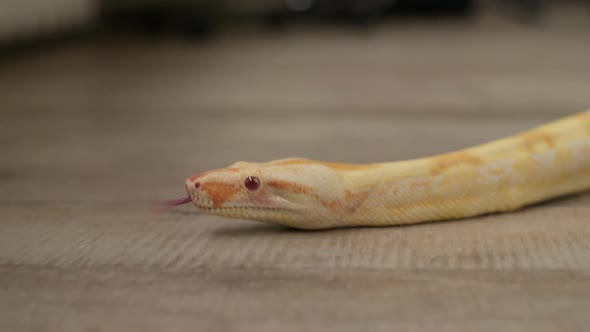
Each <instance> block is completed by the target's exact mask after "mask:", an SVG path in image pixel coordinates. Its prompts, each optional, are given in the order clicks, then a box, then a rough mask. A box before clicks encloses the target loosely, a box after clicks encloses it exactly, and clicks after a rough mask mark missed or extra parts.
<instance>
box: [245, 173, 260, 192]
mask: <svg viewBox="0 0 590 332" xmlns="http://www.w3.org/2000/svg"><path fill="white" fill-rule="evenodd" d="M244 186H246V189H248V190H250V191H254V190H256V189H258V188H260V179H259V178H257V177H255V176H249V177H247V178H246V181H244Z"/></svg>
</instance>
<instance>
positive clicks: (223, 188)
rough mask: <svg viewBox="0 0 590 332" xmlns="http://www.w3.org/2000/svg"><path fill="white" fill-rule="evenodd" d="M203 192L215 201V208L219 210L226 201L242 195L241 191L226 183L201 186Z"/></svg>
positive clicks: (209, 183) (211, 183)
mask: <svg viewBox="0 0 590 332" xmlns="http://www.w3.org/2000/svg"><path fill="white" fill-rule="evenodd" d="M201 190H203V191H204V192H206V193H207V196H209V198H211V200H212V201H213V207H215V208H218V207H220V206H221V205H223V203H225V202H226V201H228V200H230V199H231V198H232V197H234V196H235V195H237V194H238V193H240V191H241V189H240V188H239V187H236V186H234V185H231V184H227V183H224V182H207V183H203V184H202V185H201Z"/></svg>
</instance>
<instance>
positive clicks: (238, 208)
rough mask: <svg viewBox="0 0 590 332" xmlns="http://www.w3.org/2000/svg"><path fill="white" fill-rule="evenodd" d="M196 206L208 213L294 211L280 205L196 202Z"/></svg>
mask: <svg viewBox="0 0 590 332" xmlns="http://www.w3.org/2000/svg"><path fill="white" fill-rule="evenodd" d="M194 205H195V207H196V208H197V209H198V210H199V211H203V212H206V213H223V212H229V211H268V212H286V211H292V210H291V209H288V208H279V207H259V206H226V207H210V206H202V205H200V204H198V203H194Z"/></svg>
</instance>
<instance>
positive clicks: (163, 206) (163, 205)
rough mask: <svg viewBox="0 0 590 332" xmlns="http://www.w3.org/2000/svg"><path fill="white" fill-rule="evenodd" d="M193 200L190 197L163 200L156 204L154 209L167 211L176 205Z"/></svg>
mask: <svg viewBox="0 0 590 332" xmlns="http://www.w3.org/2000/svg"><path fill="white" fill-rule="evenodd" d="M191 201H192V200H191V198H190V197H185V198H179V199H173V200H169V201H161V202H157V203H155V204H154V207H153V210H154V212H166V211H168V210H171V209H173V208H174V207H175V206H178V205H183V204H186V203H190V202H191Z"/></svg>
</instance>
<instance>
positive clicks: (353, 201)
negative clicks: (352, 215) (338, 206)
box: [344, 190, 369, 212]
mask: <svg viewBox="0 0 590 332" xmlns="http://www.w3.org/2000/svg"><path fill="white" fill-rule="evenodd" d="M368 196H369V192H368V191H360V192H351V191H349V190H347V191H346V194H345V195H344V199H345V200H346V203H347V208H348V211H349V212H354V211H356V209H358V207H359V206H360V205H361V204H363V202H364V201H365V199H367V197H368Z"/></svg>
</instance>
